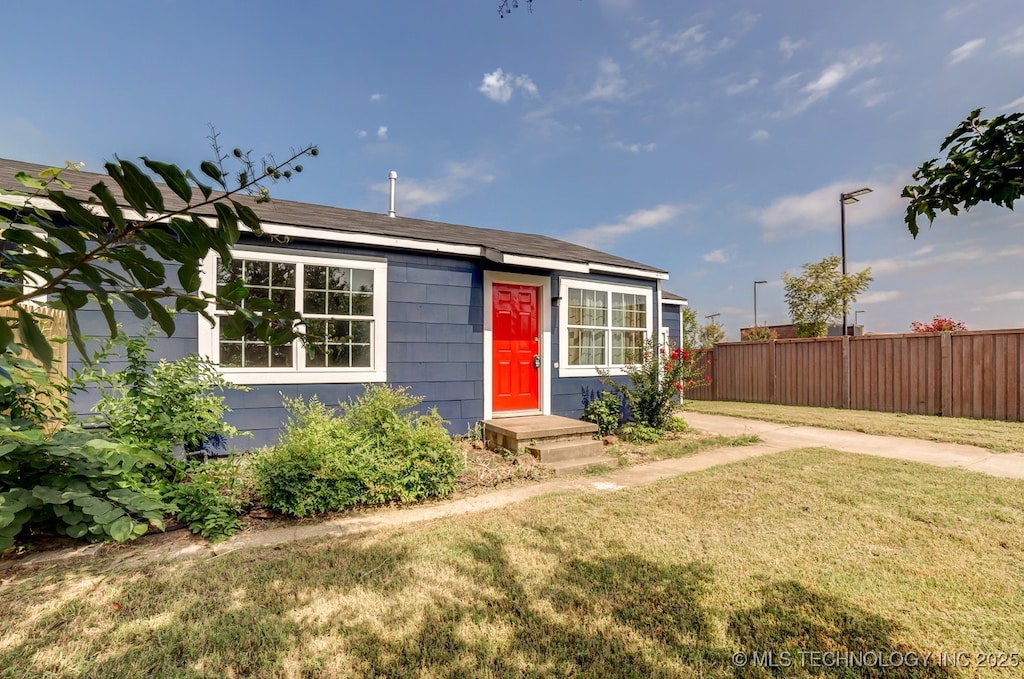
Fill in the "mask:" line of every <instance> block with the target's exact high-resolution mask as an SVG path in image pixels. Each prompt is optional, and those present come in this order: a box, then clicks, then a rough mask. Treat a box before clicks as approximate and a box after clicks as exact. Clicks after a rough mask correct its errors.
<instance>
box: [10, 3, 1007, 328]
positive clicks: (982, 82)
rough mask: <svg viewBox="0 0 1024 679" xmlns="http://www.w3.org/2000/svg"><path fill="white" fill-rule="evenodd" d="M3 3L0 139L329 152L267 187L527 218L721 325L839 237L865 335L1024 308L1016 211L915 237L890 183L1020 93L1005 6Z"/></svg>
mask: <svg viewBox="0 0 1024 679" xmlns="http://www.w3.org/2000/svg"><path fill="white" fill-rule="evenodd" d="M55 7H58V8H59V10H58V9H53V10H52V11H50V10H48V16H47V18H46V20H45V21H42V20H41V18H40V15H39V12H38V11H36V10H28V9H22V10H15V11H11V12H7V13H5V16H4V24H5V31H4V41H5V48H6V49H5V51H6V53H7V55H8V69H7V74H6V76H5V82H6V83H7V87H6V88H5V92H6V94H5V101H4V106H3V107H2V108H0V156H4V157H9V158H16V159H21V160H28V161H34V162H41V163H48V164H62V163H63V162H64V161H65V160H73V161H84V162H85V163H86V169H90V170H94V171H101V170H102V161H103V160H104V159H108V158H110V157H112V156H113V155H114V154H115V153H116V154H118V155H119V156H121V157H123V158H131V157H134V156H139V155H143V154H145V155H148V156H150V157H154V158H158V159H161V160H166V161H170V162H175V163H178V164H181V165H185V166H190V167H196V166H197V165H198V162H199V161H200V160H202V159H204V158H207V157H208V156H209V155H210V151H209V147H208V144H207V141H206V136H207V134H208V129H207V124H208V123H213V124H214V125H216V126H217V128H218V130H219V131H220V133H221V141H222V143H223V144H224V145H225V146H226V147H227V148H233V147H235V146H241V147H244V148H247V149H249V148H251V149H253V150H254V151H255V152H256V153H257V154H262V153H264V152H270V151H272V152H274V153H275V154H277V155H278V156H279V157H280V156H281V155H283V154H285V153H286V152H287V151H288V149H289V148H291V147H298V146H302V145H303V144H306V143H310V142H312V143H316V144H318V145H319V147H320V150H321V155H320V157H319V158H317V159H315V160H312V161H310V162H307V163H306V164H305V165H306V171H305V172H304V173H303V174H302V175H301V176H300V177H299V178H298V179H297V180H295V181H293V182H292V183H291V184H289V185H286V186H279V187H278V188H277V189H276V191H275V193H274V195H276V196H278V197H281V198H289V199H294V200H302V201H308V202H314V203H324V204H328V205H337V206H342V207H350V208H356V209H363V210H371V211H380V212H384V211H386V210H387V173H388V171H389V170H396V171H397V172H398V175H399V181H398V200H397V211H398V213H399V214H401V215H407V216H416V217H422V218H427V219H436V220H441V221H446V222H452V223H458V224H469V225H474V226H484V227H491V228H500V229H508V230H513V231H526V232H535V233H544V234H548V235H551V236H555V237H558V238H563V239H567V240H571V241H575V242H579V243H582V244H586V245H591V246H594V247H597V248H600V249H603V250H606V251H608V252H612V253H614V254H617V255H620V256H623V257H628V258H631V259H635V260H639V261H642V262H645V263H648V264H652V265H656V266H660V267H662V268H665V269H667V270H669V271H670V272H671V280H670V281H669V283H668V284H667V286H666V287H667V288H668V289H670V290H672V291H674V292H677V293H679V294H682V295H684V296H685V297H688V298H689V299H690V303H691V305H692V306H693V307H694V308H695V309H696V310H697V312H698V313H699V314H700V315H701V316H705V315H707V314H712V313H720V314H721V316H720V317H719V321H720V322H722V323H723V325H724V326H725V328H726V330H727V332H728V333H729V336H730V338H732V339H736V338H737V336H738V332H739V328H740V327H743V326H746V325H750V324H751V323H752V320H753V298H752V287H753V281H754V280H757V279H766V280H768V281H769V284H768V285H765V286H760V288H759V290H758V320H759V321H761V322H762V323H764V322H767V323H784V322H787V312H786V306H785V303H784V300H783V288H782V284H781V275H782V273H783V272H784V271H788V272H790V273H796V272H798V271H799V269H800V266H801V264H803V263H805V262H810V261H817V260H819V259H821V258H822V257H824V256H826V255H828V254H833V253H834V254H838V253H839V249H840V238H839V205H838V201H839V193H840V192H842V191H850V190H853V189H858V188H860V187H862V186H868V187H871V188H873V189H874V192H873V193H872V194H870V195H868V196H865V197H864V198H863V199H862V201H861V202H860V203H858V204H856V205H853V206H850V207H849V208H848V210H847V239H848V256H849V261H850V266H851V269H852V270H856V269H859V268H861V267H863V266H871V267H872V270H873V272H874V274H875V281H874V283H873V284H872V286H871V288H870V290H869V291H868V292H867V293H866V294H865V295H863V296H862V298H861V299H860V301H858V303H857V304H856V305H855V308H856V309H861V310H863V311H864V313H863V314H862V315H861V317H860V319H861V322H862V323H864V324H865V325H866V326H867V330H868V331H869V332H870V331H874V332H903V331H907V330H908V329H909V326H910V323H911V321H914V320H928V319H930V318H931V317H932V316H934V315H936V314H941V315H947V316H952V317H953V318H957V319H960V320H963V321H965V322H966V323H967V324H968V326H969V327H971V328H972V329H982V328H1003V327H1022V326H1024V276H1022V275H1021V273H1020V271H1021V268H1022V266H1024V220H1022V219H1021V217H1019V216H1018V215H1016V214H1015V213H1012V212H1009V211H1006V210H1000V209H995V208H986V207H981V208H977V209H975V210H972V211H971V212H970V213H967V214H965V215H961V216H959V217H956V218H940V219H939V220H937V221H936V223H935V225H934V227H933V228H932V229H930V230H925V231H923V232H922V234H921V235H920V236H919V237H918V239H917V240H916V241H915V240H913V239H912V238H911V237H910V235H909V234H908V232H907V230H906V228H905V227H904V225H903V221H902V214H903V207H904V204H903V201H902V200H901V199H900V198H899V192H900V189H901V187H902V186H903V185H904V184H905V183H906V182H907V181H908V180H909V176H910V172H911V171H912V170H913V169H914V168H915V167H916V166H917V165H919V164H920V163H921V162H922V161H924V160H926V159H929V158H932V157H935V156H936V155H937V152H938V146H939V143H940V142H941V140H942V139H943V138H944V137H945V135H946V134H947V133H948V132H949V131H950V130H951V129H952V128H953V127H954V126H955V125H956V124H957V123H958V122H959V121H960V120H961V119H962V118H963V117H964V116H965V115H966V114H967V113H968V112H969V111H970V110H972V109H973V108H977V107H985V109H986V113H988V114H992V115H994V114H996V113H999V112H1005V111H1009V110H1022V109H1024V77H1022V76H1021V74H1022V73H1024V4H1022V3H1021V2H1020V0H987V1H984V2H983V1H980V0H979V1H977V2H965V1H958V2H941V1H939V0H905V1H903V2H892V1H891V0H887V1H884V2H882V1H876V0H863V1H861V2H856V3H851V2H847V3H833V2H820V0H814V1H811V0H789V1H787V2H778V3H764V2H751V1H745V2H739V1H737V2H710V1H702V2H686V3H683V2H672V3H668V2H645V1H642V0H579V1H576V0H536V2H535V3H534V8H533V12H532V14H531V13H528V12H527V11H526V9H525V8H521V9H519V10H517V11H515V12H514V13H513V14H512V15H511V16H510V17H507V18H505V19H499V18H498V16H497V13H496V11H495V9H496V7H497V2H493V1H488V0H478V1H477V2H465V1H463V2H456V1H454V0H452V1H444V0H438V1H435V2H408V1H406V2H402V1H397V2H387V3H383V2H364V3H352V2H344V3H342V2H326V1H323V2H295V3H280V2H260V1H257V0H253V1H250V2H245V3H240V2H239V3H228V2H221V3H199V2H177V3H172V2H147V3H142V2H114V1H107V2H103V3H99V4H96V3H61V4H58V5H56V6H55Z"/></svg>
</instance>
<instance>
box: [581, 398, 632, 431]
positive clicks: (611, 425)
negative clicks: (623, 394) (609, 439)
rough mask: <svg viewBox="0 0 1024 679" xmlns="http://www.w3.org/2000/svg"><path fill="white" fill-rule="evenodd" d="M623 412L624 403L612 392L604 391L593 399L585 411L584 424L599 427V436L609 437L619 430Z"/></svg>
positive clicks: (582, 418)
mask: <svg viewBox="0 0 1024 679" xmlns="http://www.w3.org/2000/svg"><path fill="white" fill-rule="evenodd" d="M621 412H622V401H620V400H619V397H618V396H617V395H616V394H615V393H614V392H611V391H602V392H601V395H600V396H598V397H597V398H595V399H592V400H591V401H590V402H589V403H587V406H586V408H584V409H583V416H582V417H581V418H580V419H581V420H583V421H584V422H593V423H594V424H596V425H597V428H598V434H600V435H601V436H607V435H608V434H612V433H614V432H615V430H616V429H618V428H619V417H620V415H621Z"/></svg>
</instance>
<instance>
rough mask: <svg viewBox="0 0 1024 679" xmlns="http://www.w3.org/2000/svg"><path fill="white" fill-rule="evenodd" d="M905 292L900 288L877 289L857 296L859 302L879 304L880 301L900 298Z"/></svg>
mask: <svg viewBox="0 0 1024 679" xmlns="http://www.w3.org/2000/svg"><path fill="white" fill-rule="evenodd" d="M902 296H903V293H902V292H900V291H899V290H876V291H874V292H869V293H866V294H863V295H861V296H859V297H858V298H857V304H877V303H879V302H891V301H892V300H894V299H899V298H900V297H902Z"/></svg>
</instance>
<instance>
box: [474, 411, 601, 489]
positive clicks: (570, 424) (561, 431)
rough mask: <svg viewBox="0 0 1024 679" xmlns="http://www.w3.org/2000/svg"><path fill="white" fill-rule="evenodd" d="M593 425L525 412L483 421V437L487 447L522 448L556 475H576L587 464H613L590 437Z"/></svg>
mask: <svg viewBox="0 0 1024 679" xmlns="http://www.w3.org/2000/svg"><path fill="white" fill-rule="evenodd" d="M596 433H597V425H596V424H593V423H591V422H581V421H580V420H573V419H570V418H568V417H561V416H558V415H528V416H525V417H507V418H499V419H494V420H485V421H484V440H485V441H486V442H487V445H488V446H489V447H491V448H504V449H505V450H509V451H513V452H518V451H521V450H525V451H526V452H528V453H529V454H530V455H533V456H534V457H535V458H537V460H538V461H539V462H540V463H541V464H545V465H547V466H549V467H551V468H552V469H554V471H555V475H556V476H567V475H570V474H580V473H583V472H585V471H586V470H587V469H588V468H589V467H594V466H599V465H601V466H611V467H614V466H616V461H615V460H614V459H613V458H610V457H608V456H607V455H605V454H604V444H603V443H601V441H595V440H594V434H596Z"/></svg>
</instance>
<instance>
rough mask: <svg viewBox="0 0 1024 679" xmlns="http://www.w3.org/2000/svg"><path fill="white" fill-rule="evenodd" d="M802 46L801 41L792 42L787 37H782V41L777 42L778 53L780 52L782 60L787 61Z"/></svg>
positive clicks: (802, 42)
mask: <svg viewBox="0 0 1024 679" xmlns="http://www.w3.org/2000/svg"><path fill="white" fill-rule="evenodd" d="M803 45H804V41H803V40H793V39H792V38H790V37H789V36H788V35H787V36H783V38H782V40H779V51H780V52H782V58H783V59H785V60H786V61H789V60H790V59H792V58H793V55H794V54H795V53H796V51H797V50H798V49H800V48H801V47H803Z"/></svg>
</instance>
